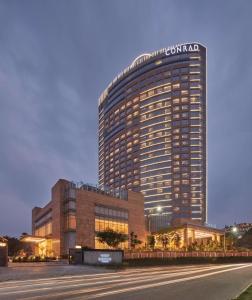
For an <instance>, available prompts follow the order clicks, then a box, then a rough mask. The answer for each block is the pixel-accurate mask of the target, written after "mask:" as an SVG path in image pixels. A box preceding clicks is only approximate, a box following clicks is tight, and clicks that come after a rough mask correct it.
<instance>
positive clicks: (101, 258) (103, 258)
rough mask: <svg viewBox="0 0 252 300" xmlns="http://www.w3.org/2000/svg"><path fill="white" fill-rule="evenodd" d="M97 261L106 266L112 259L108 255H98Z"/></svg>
mask: <svg viewBox="0 0 252 300" xmlns="http://www.w3.org/2000/svg"><path fill="white" fill-rule="evenodd" d="M98 261H99V262H101V263H103V264H108V263H110V262H111V261H112V258H111V256H110V254H109V253H104V254H100V256H99V257H98Z"/></svg>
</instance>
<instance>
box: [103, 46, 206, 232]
mask: <svg viewBox="0 0 252 300" xmlns="http://www.w3.org/2000/svg"><path fill="white" fill-rule="evenodd" d="M206 114H207V108H206V48H205V47H204V46H203V45H201V44H199V43H186V44H181V45H176V46H172V47H168V48H164V49H161V50H159V51H155V52H153V53H146V54H142V55H140V56H139V57H137V58H136V59H135V60H134V61H133V62H132V64H131V65H130V66H129V67H127V68H126V69H125V70H124V71H123V72H122V73H120V74H119V75H118V76H117V77H116V78H115V79H114V80H113V81H112V82H111V83H110V84H109V86H108V87H107V88H106V89H105V91H104V92H103V93H102V95H101V96H100V99H99V186H100V187H101V188H103V189H108V190H109V189H112V190H116V189H120V188H125V189H129V190H132V191H136V192H141V193H142V194H143V195H144V202H145V215H146V217H147V224H148V229H149V230H150V231H157V230H158V229H161V228H164V227H167V226H169V225H173V226H176V225H178V224H182V223H185V222H190V223H195V224H199V225H204V224H205V223H206V222H207V147H206V141H207V127H206V119H207V117H206Z"/></svg>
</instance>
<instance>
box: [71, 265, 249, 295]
mask: <svg viewBox="0 0 252 300" xmlns="http://www.w3.org/2000/svg"><path fill="white" fill-rule="evenodd" d="M251 266H252V264H249V265H244V266H239V267H235V268H232V269H227V270H220V271H215V272H211V273H207V274H201V275H195V276H191V277H185V278H180V279H173V280H169V281H165V282H160V283H153V284H146V285H141V286H137V287H131V288H125V289H119V290H115V291H109V292H104V293H100V294H96V295H90V296H85V298H83V297H81V298H80V297H79V298H75V300H78V299H81V300H87V299H95V298H100V297H104V296H109V295H115V294H122V293H126V292H132V291H138V290H143V289H148V288H154V287H159V286H164V285H169V284H172V283H179V282H185V281H190V280H194V279H199V278H204V277H209V276H213V275H216V274H221V273H225V272H231V271H235V270H239V269H244V268H248V267H251Z"/></svg>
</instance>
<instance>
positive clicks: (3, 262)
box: [0, 237, 8, 267]
mask: <svg viewBox="0 0 252 300" xmlns="http://www.w3.org/2000/svg"><path fill="white" fill-rule="evenodd" d="M7 266H8V241H7V240H6V239H4V238H2V237H0V267H7Z"/></svg>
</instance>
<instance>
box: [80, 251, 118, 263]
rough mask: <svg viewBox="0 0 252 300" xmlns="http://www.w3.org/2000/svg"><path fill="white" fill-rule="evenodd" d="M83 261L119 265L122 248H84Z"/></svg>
mask: <svg viewBox="0 0 252 300" xmlns="http://www.w3.org/2000/svg"><path fill="white" fill-rule="evenodd" d="M83 254H84V255H83V263H84V264H88V265H120V264H122V260H123V251H122V250H98V249H96V250H84V252H83Z"/></svg>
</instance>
